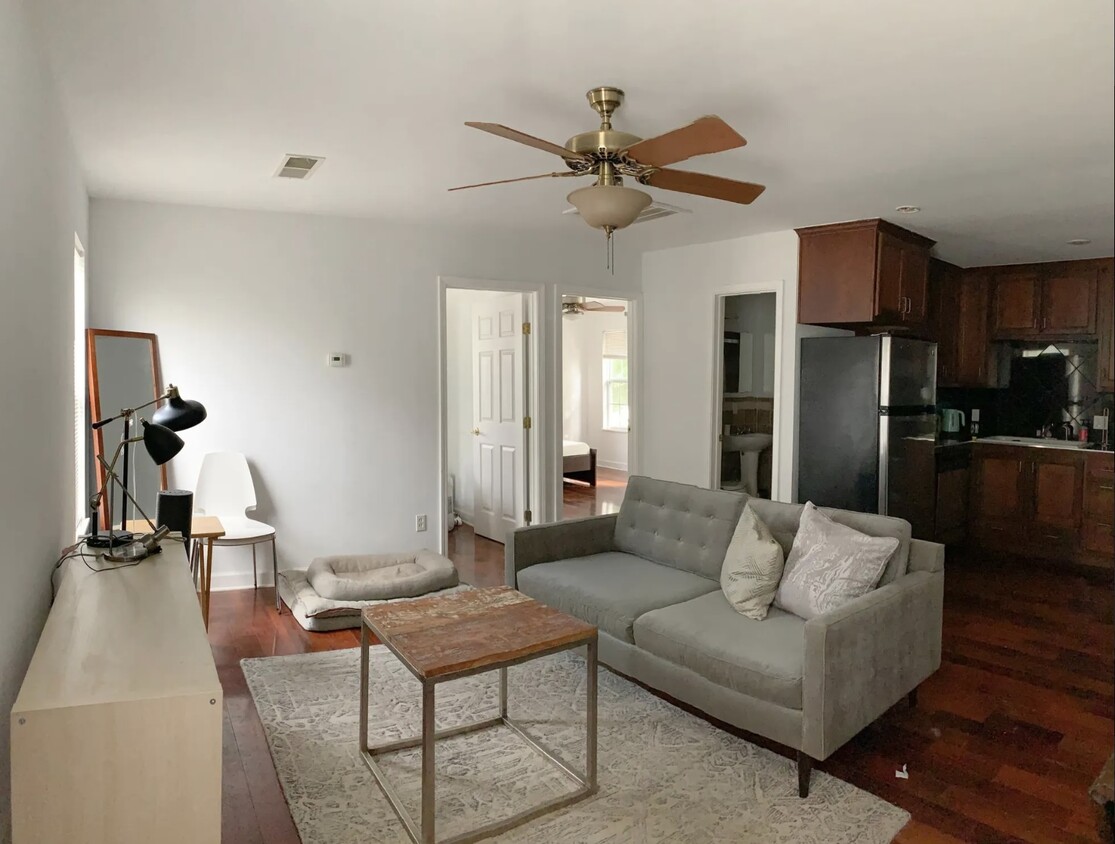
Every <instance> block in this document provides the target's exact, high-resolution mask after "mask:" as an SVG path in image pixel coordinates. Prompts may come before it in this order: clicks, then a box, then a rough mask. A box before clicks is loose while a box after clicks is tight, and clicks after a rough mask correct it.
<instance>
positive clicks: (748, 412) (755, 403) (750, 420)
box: [723, 396, 774, 434]
mask: <svg viewBox="0 0 1115 844" xmlns="http://www.w3.org/2000/svg"><path fill="white" fill-rule="evenodd" d="M723 424H725V425H728V426H729V427H730V428H731V430H732V433H741V434H773V433H774V399H773V398H770V397H764V396H747V397H743V398H735V397H728V396H725V397H724V418H723Z"/></svg>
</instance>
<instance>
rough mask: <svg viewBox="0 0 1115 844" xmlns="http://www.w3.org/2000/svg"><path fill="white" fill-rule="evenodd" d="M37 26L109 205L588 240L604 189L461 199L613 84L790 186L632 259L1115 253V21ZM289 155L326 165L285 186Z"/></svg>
mask: <svg viewBox="0 0 1115 844" xmlns="http://www.w3.org/2000/svg"><path fill="white" fill-rule="evenodd" d="M29 5H30V6H32V7H33V8H34V9H35V10H36V12H37V18H38V23H39V27H40V29H41V31H42V34H43V38H44V41H45V43H46V45H47V49H48V53H49V56H50V60H51V63H52V65H53V68H54V70H55V73H56V75H57V77H58V81H59V85H60V87H61V89H62V94H63V99H64V104H65V107H66V110H67V112H68V114H69V117H70V121H71V125H72V129H73V134H74V140H75V143H76V146H77V148H78V153H79V155H80V157H81V160H82V163H83V165H84V167H85V170H86V173H87V177H88V184H89V189H90V192H91V194H92V195H94V196H111V197H128V198H137V199H148V200H159V201H168V202H184V203H196V204H204V205H216V206H232V207H245V208H265V209H276V210H285V211H307V212H314V213H323V214H341V215H350V216H360V217H370V218H391V219H394V220H400V221H412V222H420V223H437V224H447V225H470V226H481V227H496V226H500V227H512V228H523V229H528V228H529V229H550V228H557V227H576V226H581V227H583V226H584V224H583V223H582V222H580V221H579V220H578V219H577V218H576V217H570V216H565V217H563V216H562V215H561V211H562V210H563V209H564V208H566V207H567V204H566V203H565V201H564V196H565V194H566V193H568V192H569V191H570V190H571V189H573V187H577V186H580V185H581V184H588V182H587V181H585V182H574V181H573V180H571V179H570V180H540V181H536V182H526V183H522V184H517V185H504V186H497V187H490V188H480V189H476V190H471V191H461V192H457V193H447V192H446V188H448V187H450V186H453V185H458V184H468V183H471V182H481V181H488V180H493V179H500V178H511V177H515V176H527V175H532V174H535V173H544V172H548V171H550V170H554V169H561V162H560V161H559V160H558V159H557V158H555V157H552V156H549V155H547V154H546V153H543V152H540V151H537V150H533V149H530V148H527V147H522V146H519V145H517V144H514V143H511V142H509V141H506V140H502V139H500V138H496V137H493V136H489V135H486V134H484V133H482V132H478V131H476V130H474V129H469V128H466V127H465V126H463V125H462V124H463V123H464V121H466V120H483V121H492V122H497V123H504V124H506V125H509V126H512V127H514V128H517V129H520V130H522V131H524V132H528V133H530V134H533V135H537V136H539V137H542V138H546V139H549V140H553V141H555V142H558V143H562V142H564V141H565V139H566V138H568V137H569V136H570V135H573V134H575V133H577V132H581V131H586V130H589V129H592V128H595V125H596V119H595V115H594V114H593V112H592V111H590V109H589V108H588V106H587V104H586V102H585V99H584V92H585V91H586V90H587V89H588V88H590V87H594V86H597V85H616V86H619V87H621V88H623V89H625V90H626V92H627V103H626V104H625V105H624V107H623V108H622V109H621V111H620V112H619V114H618V117H617V118H616V120H615V124H616V127H617V128H620V129H624V130H627V131H631V132H633V133H635V134H638V135H640V136H643V137H648V136H651V135H655V134H658V133H660V132H662V131H666V130H668V129H671V128H673V127H675V126H678V125H680V124H683V123H686V122H688V121H690V120H692V119H693V118H695V117H698V116H700V115H703V114H710V113H712V114H719V115H720V116H722V117H723V118H724V119H725V120H727V121H728V122H729V123H730V124H732V125H733V126H734V127H735V128H737V129H738V130H739V131H740V132H741V133H742V134H743V135H744V136H745V137H746V138H747V139H748V142H749V143H748V145H747V146H746V147H744V148H743V149H739V150H733V151H730V152H726V153H722V154H719V155H714V156H707V157H704V158H700V159H695V160H692V161H690V162H687V163H686V164H684V165H680V166H682V167H689V168H690V169H694V170H702V171H707V172H714V173H717V174H720V175H723V176H728V177H732V178H738V179H744V180H748V181H756V182H761V183H763V184H766V185H767V192H766V193H765V194H764V195H763V196H762V197H760V198H759V200H758V201H757V202H756V203H755V204H754V205H752V206H750V207H742V206H734V205H730V204H728V203H721V202H716V201H713V200H706V199H701V198H697V197H688V196H686V195H683V194H676V193H669V192H666V191H655V190H653V189H651V192H652V193H654V194H655V196H656V197H657V198H660V199H663V200H665V201H667V202H670V203H673V204H676V205H681V206H684V207H686V208H690V209H692V211H693V213H692V214H684V215H678V216H675V217H670V218H667V219H663V220H657V221H653V222H649V223H645V224H640V225H639V226H636V227H634V228H632V229H630V230H628V231H626V232H622V233H621V235H620V236H621V237H622V238H624V239H625V240H626V246H627V247H628V248H630V247H637V248H661V247H665V246H673V245H679V244H684V243H694V242H700V241H709V240H718V239H723V238H727V237H737V236H740V235H744V234H751V233H757V232H764V231H773V230H778V229H785V228H791V227H797V226H803V225H810V224H816V223H826V222H834V221H838V220H847V219H858V218H862V217H871V216H883V217H886V218H888V219H892V220H896V221H898V222H900V223H901V224H904V225H907V226H909V227H910V228H913V229H915V230H917V231H920V232H922V233H924V234H926V235H928V236H930V237H934V238H936V239H937V240H938V241H939V242H940V247H939V250H938V251H939V253H940V254H941V255H942V256H943V257H946V258H948V259H950V260H953V261H956V262H957V263H960V264H963V265H971V264H977V263H996V262H1011V261H1028V260H1050V259H1056V258H1065V257H1090V256H1097V255H1111V254H1112V252H1113V251H1115V242H1113V228H1115V212H1113V201H1112V196H1113V192H1115V168H1113V144H1115V136H1113V125H1115V110H1113V86H1115V65H1113V55H1115V39H1113V26H1112V13H1111V3H1110V0H1070V1H1069V2H1066V1H1065V0H1024V1H1023V2H1019V0H978V2H972V0H920V1H916V0H899V2H895V0H842V2H820V0H747V2H741V0H702V2H696V0H694V2H689V3H678V2H676V0H674V2H669V3H667V2H664V0H642V2H639V3H631V2H612V3H587V2H582V0H565V1H564V2H562V3H556V4H555V3H552V2H549V3H543V2H537V1H536V0H469V2H460V0H412V2H406V0H396V2H369V1H368V0H314V2H306V1H305V0H188V1H187V2H183V0H97V2H88V1H87V0H36V2H34V3H31V4H29ZM286 153H301V154H311V155H323V156H325V157H326V159H327V160H326V162H325V164H324V165H322V167H321V169H320V171H319V172H317V173H316V174H315V175H314V176H313V177H312V178H311V179H310V180H308V181H306V182H293V181H287V180H277V179H274V178H273V177H272V174H273V173H274V172H275V169H276V168H277V166H278V164H279V162H280V159H281V158H282V156H283V155H284V154H286ZM555 165H557V166H556V167H555ZM902 204H913V205H919V206H921V207H922V209H923V210H922V212H921V213H920V214H917V215H913V216H903V215H898V214H896V213H895V212H894V208H895V206H897V205H902ZM585 234H586V236H587V235H590V234H591V235H595V233H591V232H588V230H587V229H586V231H585ZM1076 237H1084V238H1090V239H1091V240H1092V244H1091V245H1090V246H1087V247H1077V248H1074V247H1070V246H1067V245H1065V241H1067V240H1069V239H1071V238H1076ZM622 242H623V241H621V244H622ZM601 248H602V247H601Z"/></svg>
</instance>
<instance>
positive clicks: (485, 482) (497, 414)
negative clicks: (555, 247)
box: [471, 293, 527, 542]
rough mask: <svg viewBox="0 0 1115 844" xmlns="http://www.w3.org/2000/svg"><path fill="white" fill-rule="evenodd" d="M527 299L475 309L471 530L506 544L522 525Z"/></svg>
mask: <svg viewBox="0 0 1115 844" xmlns="http://www.w3.org/2000/svg"><path fill="white" fill-rule="evenodd" d="M523 299H524V296H523V294H520V293H509V294H506V295H502V296H493V297H491V298H486V299H483V300H481V301H479V302H477V303H476V304H474V305H473V307H472V327H471V330H472V360H473V382H472V383H473V399H472V412H473V420H474V423H473V428H472V433H473V437H474V446H475V447H474V449H473V472H474V483H473V491H474V493H473V494H474V497H475V500H474V501H473V511H472V512H473V521H474V525H473V527H474V528H475V530H476V534H477V535H478V536H486V537H488V538H489V539H494V540H495V541H496V542H505V541H506V539H507V534H508V533H509V532H511V531H512V530H514V529H515V528H517V527H519V526H520V525H522V524H523V523H524V521H523V511H524V509H525V507H524V468H525V467H524V465H523V461H524V460H525V459H526V447H525V443H526V429H525V427H524V423H523V419H524V417H525V416H526V415H527V414H526V413H525V405H524V401H523V396H524V392H525V390H524V386H525V383H524V374H523V349H524V334H523V322H524V319H523V313H524V306H523Z"/></svg>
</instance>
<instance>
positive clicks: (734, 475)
mask: <svg viewBox="0 0 1115 844" xmlns="http://www.w3.org/2000/svg"><path fill="white" fill-rule="evenodd" d="M716 325H717V328H718V337H717V341H718V342H717V345H716V348H717V354H716V356H715V360H714V363H713V366H714V380H713V384H714V389H716V390H717V391H718V397H719V409H720V413H719V414H718V415H717V416H716V424H717V433H716V437H715V438H714V442H716V443H717V444H718V445H719V447H718V448H715V449H714V456H713V481H714V483H713V486H714V487H717V488H719V489H728V490H735V491H738V492H746V493H747V494H749V495H753V496H758V497H760V498H770V497H771V490H772V487H773V470H774V466H773V463H774V459H773V458H774V453H775V442H774V438H775V431H776V420H775V407H776V406H777V401H776V398H777V396H776V392H777V387H778V383H779V379H778V375H779V373H778V369H779V360H778V357H779V355H778V295H777V294H776V293H775V292H773V291H772V292H762V293H741V294H729V295H724V296H718V297H717V321H716Z"/></svg>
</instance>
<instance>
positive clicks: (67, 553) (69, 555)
mask: <svg viewBox="0 0 1115 844" xmlns="http://www.w3.org/2000/svg"><path fill="white" fill-rule="evenodd" d="M163 540H164V541H170V542H181V543H182V544H185V543H186V539H185V537H182V536H165V537H163ZM148 556H150V555H148ZM78 557H80V558H81V561H82V562H83V563H84V564H85V567H86V568H87V569H89V571H91V572H93V574H101V573H102V572H106V571H116V570H117V569H130V568H131V567H132V566H138V565H139V564H140V563H142V562H143V561H144V560H146V559H147V557H140V558H139V559H138V560H132V561H131V562H130V563H109V564H108V565H101V566H94V565H91V564H90V562H89V561H90V560H91V559H92V560H94V561H96V559H97V555H96V553H93V554H90V553H89V552H88V550H87V548H86V543H85V540H84V539H81V540H78V541H77V542H75V543H74V544H73V545H71V546H69V547H68V548H65V549H64V550H63V551H62V556H61V557H59V558H58V561H57V562H56V563H55V564H54V566H53V567H52V568H51V570H50V605H51V606H54V600H55V598H57V597H58V594H57V592H56V590H55V588H54V573H55V572H57V571H58V569H60V568H61V567H62V566H63V565H65V564H66V563H67V562H68V561H70V560H76V559H77V558H78Z"/></svg>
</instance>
